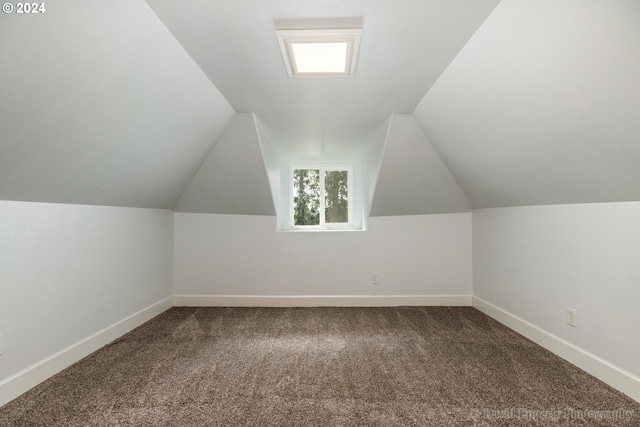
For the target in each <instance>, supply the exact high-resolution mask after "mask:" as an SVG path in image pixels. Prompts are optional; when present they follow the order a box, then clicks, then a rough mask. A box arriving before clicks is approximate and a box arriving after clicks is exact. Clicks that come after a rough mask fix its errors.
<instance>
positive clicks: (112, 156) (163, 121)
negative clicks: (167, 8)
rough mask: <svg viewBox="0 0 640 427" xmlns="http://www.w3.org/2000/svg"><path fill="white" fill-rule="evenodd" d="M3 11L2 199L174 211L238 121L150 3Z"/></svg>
mask: <svg viewBox="0 0 640 427" xmlns="http://www.w3.org/2000/svg"><path fill="white" fill-rule="evenodd" d="M45 5H46V12H45V13H44V14H39V15H28V16H27V15H17V14H15V13H14V14H5V13H2V14H0V85H1V86H0V199H5V200H26V201H41V202H60V203H77V204H96V205H116V206H133V207H149V208H167V209H172V208H173V206H174V205H175V203H176V202H177V201H178V199H179V197H180V195H181V194H182V192H183V191H184V189H185V187H186V186H187V185H188V183H189V181H190V180H191V178H192V177H193V175H194V174H195V173H196V171H197V169H198V167H199V166H200V164H201V163H202V161H203V160H204V158H205V157H206V155H207V154H208V153H209V151H210V150H211V147H212V146H213V145H214V143H215V141H216V140H217V139H218V137H219V135H220V134H221V133H222V131H223V130H224V129H225V127H226V126H227V124H228V123H229V121H230V120H231V119H232V117H233V115H234V110H233V108H231V106H230V105H229V103H228V102H227V101H226V100H225V99H224V98H223V97H222V96H221V95H220V93H219V92H218V90H217V89H216V88H215V87H214V86H213V85H212V84H211V82H210V81H209V80H208V79H207V77H206V76H205V75H204V74H203V73H202V71H201V70H200V69H199V68H198V67H197V66H196V65H195V64H194V62H193V60H192V59H191V58H190V57H189V56H188V55H187V53H186V52H185V51H184V49H182V47H181V46H180V45H179V44H178V42H177V41H176V40H175V39H174V38H173V36H172V35H171V34H170V33H169V32H168V31H167V30H166V28H165V27H164V25H162V23H161V22H160V21H159V20H158V18H157V17H156V16H155V15H154V13H153V12H152V11H151V10H150V9H149V7H148V6H147V4H146V3H144V2H143V1H129V0H118V1H108V2H105V1H81V0H65V1H58V2H53V3H46V4H45Z"/></svg>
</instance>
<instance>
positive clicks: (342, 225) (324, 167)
mask: <svg viewBox="0 0 640 427" xmlns="http://www.w3.org/2000/svg"><path fill="white" fill-rule="evenodd" d="M297 169H319V170H320V208H319V209H320V224H319V225H295V224H294V215H293V198H294V196H295V184H294V182H293V171H295V170H297ZM327 171H347V185H348V193H347V203H348V206H349V211H348V214H347V216H348V221H347V222H339V223H326V222H325V201H324V173H325V172H327ZM354 188H355V186H354V185H353V165H330V164H292V165H291V166H290V168H289V197H288V199H287V212H288V215H289V229H290V230H298V231H305V230H306V231H322V230H353V191H354Z"/></svg>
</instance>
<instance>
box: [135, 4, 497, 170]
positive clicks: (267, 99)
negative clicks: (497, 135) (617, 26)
mask: <svg viewBox="0 0 640 427" xmlns="http://www.w3.org/2000/svg"><path fill="white" fill-rule="evenodd" d="M147 3H149V5H150V6H151V7H152V8H153V10H154V11H155V12H156V13H157V14H158V16H159V17H160V19H162V21H163V22H164V23H165V25H166V26H167V28H168V29H169V30H170V31H171V32H172V33H173V35H175V37H176V38H177V39H178V41H179V42H180V43H181V44H182V46H183V47H184V48H185V50H186V51H187V52H188V53H189V55H190V56H191V57H192V58H193V59H194V60H195V61H196V62H197V63H198V65H199V66H200V67H201V68H202V70H203V71H204V72H205V74H206V75H207V76H208V77H209V79H210V80H211V81H212V82H213V84H214V85H215V86H216V87H217V88H218V89H219V90H220V92H221V93H222V94H223V95H224V97H225V98H226V99H227V101H229V103H230V104H231V105H232V106H233V108H234V109H235V110H236V111H238V112H252V113H254V114H255V115H256V116H257V117H258V119H259V120H260V123H262V125H263V126H264V129H265V132H266V133H267V134H268V136H269V140H270V141H271V142H272V143H273V144H274V145H275V146H276V148H277V149H278V151H279V152H280V154H281V156H282V157H283V160H285V161H306V160H321V161H342V162H344V161H352V160H357V159H359V158H360V157H362V155H363V153H364V151H365V150H366V148H367V147H368V146H369V145H370V144H371V141H372V139H374V138H375V137H376V136H377V135H378V134H379V132H380V128H381V127H383V126H384V125H385V123H386V122H387V119H388V118H389V116H390V115H391V114H394V113H411V112H413V110H414V109H415V107H416V106H417V105H418V102H420V100H421V99H422V97H423V96H424V95H425V93H426V92H427V90H428V89H429V88H430V87H431V85H432V84H433V83H434V82H435V81H436V79H437V78H438V76H440V74H441V73H442V72H443V71H444V69H445V68H446V67H447V65H449V63H450V62H451V60H452V59H453V58H454V57H455V56H456V55H457V54H458V52H459V51H460V49H461V48H462V47H463V46H464V45H465V43H466V42H467V41H468V40H469V38H470V37H471V36H472V35H473V33H474V32H475V31H476V29H477V28H478V27H479V26H480V24H482V22H483V21H484V20H485V19H486V17H487V16H488V15H489V14H490V13H491V11H492V10H493V8H494V7H495V6H496V4H497V3H498V0H403V1H401V2H394V1H389V0H346V1H326V0H305V1H300V0H269V1H265V0H235V1H210V0H192V1H190V2H188V4H185V3H184V2H180V1H175V0H147ZM336 17H338V18H339V17H362V19H363V35H362V41H361V45H360V55H359V60H358V66H357V70H356V76H355V78H352V79H351V78H337V79H335V78H334V79H327V78H297V79H296V78H289V77H288V75H287V72H286V70H285V66H284V62H283V60H282V57H281V55H280V50H279V48H278V43H277V40H276V37H275V24H274V21H275V20H276V19H279V20H282V19H304V18H316V19H318V18H336Z"/></svg>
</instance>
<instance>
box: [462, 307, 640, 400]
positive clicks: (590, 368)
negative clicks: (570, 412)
mask: <svg viewBox="0 0 640 427" xmlns="http://www.w3.org/2000/svg"><path fill="white" fill-rule="evenodd" d="M473 307H475V308H477V309H478V310H480V311H481V312H483V313H485V314H486V315H488V316H490V317H492V318H494V319H495V320H497V321H498V322H500V323H502V324H504V325H505V326H507V327H509V328H510V329H513V330H514V331H516V332H518V333H519V334H521V335H523V336H525V337H526V338H528V339H530V340H531V341H533V342H535V343H536V344H538V345H540V346H542V347H544V348H546V349H547V350H549V351H551V352H552V353H554V354H556V355H557V356H559V357H561V358H563V359H565V360H566V361H568V362H570V363H572V364H574V365H575V366H577V367H579V368H580V369H582V370H584V371H586V372H588V373H589V374H591V375H593V376H594V377H596V378H598V379H599V380H600V381H602V382H604V383H606V384H608V385H610V386H611V387H613V388H615V389H617V390H619V391H621V392H622V393H624V394H626V395H627V396H629V397H630V398H632V399H633V400H635V401H637V402H640V377H637V376H636V375H634V374H632V373H630V372H627V371H625V370H624V369H621V368H619V367H617V366H615V365H613V364H612V363H610V362H607V361H606V360H604V359H602V358H600V357H598V356H596V355H594V354H591V353H589V352H588V351H585V350H583V349H582V348H580V347H577V346H575V345H573V344H571V343H570V342H568V341H565V340H564V339H562V338H560V337H557V336H556V335H553V334H551V333H549V332H547V331H545V330H544V329H541V328H539V327H538V326H536V325H534V324H532V323H529V322H527V321H526V320H524V319H521V318H519V317H518V316H515V315H513V314H511V313H509V312H508V311H506V310H503V309H501V308H500V307H497V306H495V305H493V304H491V303H489V302H487V301H485V300H483V299H481V298H478V297H476V296H474V297H473Z"/></svg>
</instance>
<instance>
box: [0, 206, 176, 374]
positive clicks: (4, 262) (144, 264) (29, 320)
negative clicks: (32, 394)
mask: <svg viewBox="0 0 640 427" xmlns="http://www.w3.org/2000/svg"><path fill="white" fill-rule="evenodd" d="M172 229H173V213H172V212H171V211H167V210H153V209H136V208H118V207H104V206H80V205H62V204H46V203H28V202H7V201H0V333H2V355H1V356H0V384H1V383H2V380H4V379H6V378H8V377H10V376H12V375H14V374H16V373H18V372H19V371H21V370H24V369H26V368H28V367H30V366H31V365H33V364H35V363H37V362H41V361H42V360H43V359H45V358H49V357H51V356H52V355H54V354H56V353H57V352H60V351H62V350H63V349H65V348H67V347H69V346H72V345H74V344H76V343H78V342H79V341H81V340H84V339H86V338H87V337H90V336H92V334H96V333H97V332H99V331H101V330H103V329H105V328H107V327H109V326H111V325H113V324H114V323H117V322H120V321H122V320H123V319H125V318H127V316H130V315H132V314H134V313H136V312H138V311H140V310H142V309H144V308H146V307H148V306H150V305H152V304H154V303H157V302H158V301H161V300H163V299H165V298H168V297H170V296H171V293H172V289H171V286H172V284H171V277H172V256H173V255H172V238H173V233H172Z"/></svg>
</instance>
